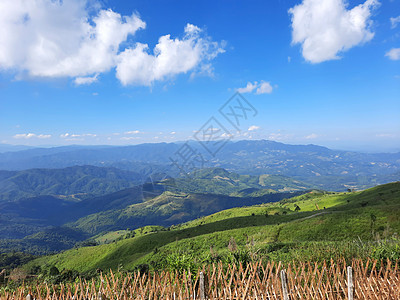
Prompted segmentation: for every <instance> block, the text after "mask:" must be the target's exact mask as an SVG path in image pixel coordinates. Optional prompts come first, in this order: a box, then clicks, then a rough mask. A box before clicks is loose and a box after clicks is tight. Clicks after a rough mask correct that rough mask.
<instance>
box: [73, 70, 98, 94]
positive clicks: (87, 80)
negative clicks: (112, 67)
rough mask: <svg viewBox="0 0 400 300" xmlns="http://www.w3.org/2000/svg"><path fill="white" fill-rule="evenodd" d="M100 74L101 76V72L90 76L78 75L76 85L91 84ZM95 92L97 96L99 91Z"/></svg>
mask: <svg viewBox="0 0 400 300" xmlns="http://www.w3.org/2000/svg"><path fill="white" fill-rule="evenodd" d="M98 76H99V74H95V75H94V76H88V77H77V78H75V80H74V82H75V84H76V85H83V84H87V85H90V84H92V83H94V82H96V81H97V77H98ZM93 94H96V95H94V96H97V93H93Z"/></svg>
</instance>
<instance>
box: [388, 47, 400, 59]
mask: <svg viewBox="0 0 400 300" xmlns="http://www.w3.org/2000/svg"><path fill="white" fill-rule="evenodd" d="M385 56H387V57H389V59H391V60H399V59H400V48H392V49H390V50H389V51H388V52H386V54H385Z"/></svg>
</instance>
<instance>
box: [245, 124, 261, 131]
mask: <svg viewBox="0 0 400 300" xmlns="http://www.w3.org/2000/svg"><path fill="white" fill-rule="evenodd" d="M257 129H260V126H256V125H252V126H250V127H249V129H247V130H248V131H254V130H257Z"/></svg>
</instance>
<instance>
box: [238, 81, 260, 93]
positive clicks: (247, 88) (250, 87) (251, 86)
mask: <svg viewBox="0 0 400 300" xmlns="http://www.w3.org/2000/svg"><path fill="white" fill-rule="evenodd" d="M256 88H257V81H256V82H254V84H253V83H251V82H248V83H247V85H246V86H245V87H244V88H238V89H236V90H237V91H238V92H239V93H241V94H244V93H251V92H252V91H254V89H256Z"/></svg>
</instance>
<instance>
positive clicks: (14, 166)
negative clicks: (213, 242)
mask: <svg viewBox="0 0 400 300" xmlns="http://www.w3.org/2000/svg"><path fill="white" fill-rule="evenodd" d="M189 145H190V147H192V148H193V150H196V151H198V152H200V153H203V154H204V158H205V159H206V160H207V163H206V166H207V167H221V168H224V169H226V170H229V171H234V172H237V173H239V174H250V175H261V174H274V175H283V176H288V177H293V178H295V179H298V180H301V181H305V182H310V183H312V184H314V185H317V186H318V187H319V188H321V189H327V190H336V191H343V190H346V189H347V188H349V187H351V188H357V189H364V188H367V187H371V186H374V185H377V184H381V183H386V182H390V181H392V179H393V176H394V175H393V174H397V173H398V172H400V153H377V154H371V153H358V152H351V151H340V150H331V149H328V148H326V147H321V146H316V145H287V144H283V143H279V142H274V141H267V140H258V141H249V140H245V141H238V142H228V143H226V145H225V146H224V147H223V148H222V149H221V150H220V151H219V152H218V153H217V154H216V155H215V157H211V156H210V155H208V154H207V151H206V150H205V149H204V148H203V146H202V145H201V144H199V143H197V142H194V141H191V142H189ZM181 146H182V143H156V144H141V145H134V146H124V147H105V146H91V147H84V146H70V147H56V148H50V149H47V148H46V149H44V148H37V149H30V150H24V151H18V152H9V153H0V169H3V170H21V169H27V168H64V167H68V166H74V165H96V166H106V167H118V168H120V169H126V170H131V171H135V172H139V173H141V174H142V175H143V174H145V175H149V174H151V173H152V172H165V173H167V174H169V175H170V176H172V177H176V175H177V173H178V172H179V171H178V169H177V168H174V167H172V166H171V160H170V158H171V157H174V155H175V154H176V152H177V151H178V150H179V149H180V147H181Z"/></svg>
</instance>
